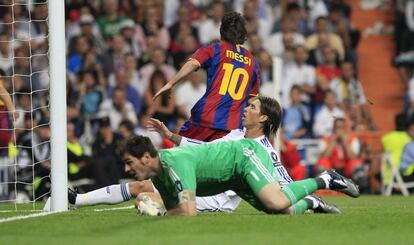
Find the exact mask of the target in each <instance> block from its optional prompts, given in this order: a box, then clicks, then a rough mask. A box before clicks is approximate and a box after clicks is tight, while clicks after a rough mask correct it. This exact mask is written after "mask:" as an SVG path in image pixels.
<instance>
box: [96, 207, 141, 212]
mask: <svg viewBox="0 0 414 245" xmlns="http://www.w3.org/2000/svg"><path fill="white" fill-rule="evenodd" d="M133 208H135V206H134V205H131V206H124V207H117V208H96V209H93V211H94V212H105V211H113V210H123V209H133Z"/></svg>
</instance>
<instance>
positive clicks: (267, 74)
mask: <svg viewBox="0 0 414 245" xmlns="http://www.w3.org/2000/svg"><path fill="white" fill-rule="evenodd" d="M256 59H257V61H258V62H259V66H260V79H261V82H262V84H261V85H264V84H266V83H273V70H272V67H273V60H272V57H271V56H270V54H269V53H268V52H267V51H266V50H265V49H263V50H262V51H260V53H259V54H258V56H257V57H256Z"/></svg>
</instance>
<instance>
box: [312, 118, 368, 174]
mask: <svg viewBox="0 0 414 245" xmlns="http://www.w3.org/2000/svg"><path fill="white" fill-rule="evenodd" d="M359 151H360V142H359V140H358V138H357V137H355V136H354V135H352V134H350V133H349V132H348V131H347V130H346V125H345V119H343V118H336V119H335V120H334V122H333V129H332V134H331V135H328V136H324V137H323V138H322V141H321V144H320V152H321V153H320V158H319V160H318V163H317V164H316V168H317V171H318V172H319V173H320V172H323V171H324V170H327V169H335V170H336V171H337V172H338V173H341V174H343V175H344V176H346V177H348V178H351V177H352V174H353V173H354V172H355V171H356V170H357V169H358V168H359V167H360V166H361V164H362V162H361V160H360V159H359Z"/></svg>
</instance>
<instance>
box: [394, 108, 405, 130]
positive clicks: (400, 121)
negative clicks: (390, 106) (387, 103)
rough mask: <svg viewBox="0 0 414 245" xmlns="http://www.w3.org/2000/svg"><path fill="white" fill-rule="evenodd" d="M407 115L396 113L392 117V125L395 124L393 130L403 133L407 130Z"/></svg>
mask: <svg viewBox="0 0 414 245" xmlns="http://www.w3.org/2000/svg"><path fill="white" fill-rule="evenodd" d="M407 122H408V119H407V114H405V113H404V112H401V113H398V114H397V115H395V117H394V123H395V130H396V131H404V130H406V129H407Z"/></svg>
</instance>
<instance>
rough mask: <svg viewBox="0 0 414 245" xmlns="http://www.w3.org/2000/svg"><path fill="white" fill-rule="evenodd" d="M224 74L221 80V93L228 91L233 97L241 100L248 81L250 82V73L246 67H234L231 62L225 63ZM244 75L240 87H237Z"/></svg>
mask: <svg viewBox="0 0 414 245" xmlns="http://www.w3.org/2000/svg"><path fill="white" fill-rule="evenodd" d="M223 70H224V76H223V81H221V85H220V90H219V94H221V95H226V93H227V92H228V93H229V95H230V96H231V98H233V99H234V100H241V99H242V98H243V94H244V91H245V90H246V87H247V83H248V82H249V74H248V73H247V71H246V69H244V68H241V67H239V68H236V69H234V65H233V64H230V63H224V64H223ZM240 76H242V79H241V83H240V86H239V89H238V90H237V91H236V89H237V83H238V81H239V80H240Z"/></svg>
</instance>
